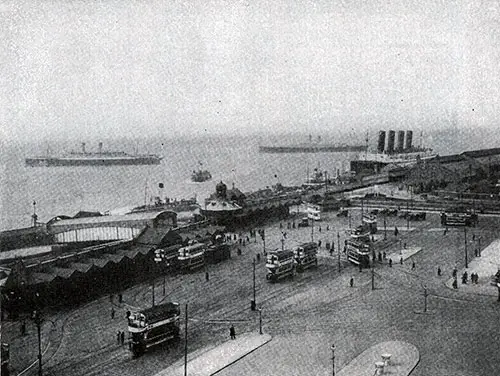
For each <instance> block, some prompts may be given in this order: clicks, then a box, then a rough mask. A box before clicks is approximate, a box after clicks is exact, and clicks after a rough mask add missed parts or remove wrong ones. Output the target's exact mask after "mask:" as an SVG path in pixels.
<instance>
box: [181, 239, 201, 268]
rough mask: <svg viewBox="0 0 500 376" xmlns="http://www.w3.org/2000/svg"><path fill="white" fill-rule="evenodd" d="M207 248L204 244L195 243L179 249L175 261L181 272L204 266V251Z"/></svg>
mask: <svg viewBox="0 0 500 376" xmlns="http://www.w3.org/2000/svg"><path fill="white" fill-rule="evenodd" d="M206 249H207V246H206V245H205V244H204V243H195V244H192V245H188V246H186V247H182V248H180V249H179V256H178V257H177V261H178V264H179V268H180V270H182V271H190V270H195V269H199V268H201V267H202V266H203V265H205V251H206Z"/></svg>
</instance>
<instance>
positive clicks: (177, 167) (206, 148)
mask: <svg viewBox="0 0 500 376" xmlns="http://www.w3.org/2000/svg"><path fill="white" fill-rule="evenodd" d="M372 133H374V132H372ZM495 133H496V132H491V134H485V132H484V131H483V132H474V131H473V130H471V131H463V132H457V131H441V132H435V133H429V134H428V135H427V136H426V138H425V140H424V143H425V145H426V146H429V147H433V148H434V150H435V151H437V152H438V153H440V154H450V153H455V152H461V151H464V150H471V149H477V148H484V147H495V146H497V144H498V142H497V141H498V136H496V134H495ZM375 136H376V135H375V133H374V137H372V140H371V144H372V145H373V144H375V138H376V137H375ZM414 137H415V136H414ZM363 138H364V137H363V136H360V137H359V138H358V139H353V137H352V136H351V137H349V136H348V135H345V136H343V138H341V139H335V141H336V142H345V143H351V144H352V143H357V144H359V143H361V144H362V143H363V140H362V139H363ZM415 138H416V143H417V144H418V142H419V137H418V136H416V137H415ZM306 139H307V136H302V135H301V136H292V135H285V136H274V137H264V136H245V137H218V138H208V139H207V138H191V139H177V140H163V139H154V140H153V139H149V140H120V141H118V140H104V149H106V150H123V151H126V152H133V150H135V148H136V147H138V149H139V152H140V153H157V154H161V155H163V157H164V159H163V160H162V163H161V164H160V165H157V166H113V167H52V168H43V167H25V165H24V158H25V157H28V156H33V155H43V154H45V152H46V149H47V146H48V145H47V143H45V144H41V143H40V144H37V143H30V144H20V145H12V144H10V145H6V146H5V147H4V148H2V155H1V162H2V164H1V168H2V171H1V172H2V177H1V209H2V215H1V217H0V229H2V230H4V229H11V228H16V227H24V226H29V225H30V221H31V218H30V216H31V214H32V213H33V201H36V210H37V214H38V216H39V220H40V221H42V222H44V221H47V220H49V219H50V218H52V217H54V216H56V215H70V216H71V215H74V214H76V213H77V212H78V211H80V210H92V211H94V210H95V211H106V210H115V209H118V208H124V207H131V206H137V205H141V204H144V201H145V193H146V192H145V191H146V189H147V191H148V195H158V194H160V195H161V196H162V197H165V196H168V197H172V198H188V197H193V196H194V195H196V196H197V199H198V202H203V199H204V198H206V197H208V195H209V194H210V193H211V192H213V191H214V189H215V184H216V183H217V182H218V181H220V180H222V181H224V182H225V183H226V184H228V186H231V185H232V184H233V183H234V184H235V186H236V187H238V188H240V189H241V190H242V191H244V192H245V191H251V190H255V189H258V188H263V187H266V186H270V185H272V184H275V183H276V182H277V181H278V180H279V181H280V182H281V183H282V184H285V185H296V184H301V183H302V182H303V181H304V180H305V179H306V176H307V171H308V170H309V171H312V170H313V169H314V168H315V167H318V166H319V168H320V169H321V170H326V171H328V172H329V173H334V172H335V171H336V170H337V169H339V170H342V171H344V170H347V169H348V168H349V160H350V159H352V158H355V156H356V154H355V153H316V154H263V153H259V151H258V146H259V144H271V143H280V144H286V143H292V142H298V141H302V142H303V141H304V140H306ZM323 141H325V142H327V141H330V140H329V139H327V138H326V137H324V138H323ZM96 144H97V142H96ZM50 148H51V150H53V151H55V150H60V151H69V150H76V149H78V148H79V145H78V143H77V142H69V141H68V142H59V143H51V144H50ZM91 149H94V150H95V149H96V147H94V146H93V145H90V142H87V150H91ZM198 161H202V162H203V168H206V169H208V170H209V171H210V172H211V173H212V176H213V179H212V180H211V181H208V182H204V183H193V182H191V180H190V175H191V172H192V170H193V169H197V168H198V167H199V165H198ZM276 176H277V177H276ZM159 183H163V184H164V189H163V191H162V192H160V191H159V188H158V184H159Z"/></svg>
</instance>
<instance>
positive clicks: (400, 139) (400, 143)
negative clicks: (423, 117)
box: [396, 131, 405, 151]
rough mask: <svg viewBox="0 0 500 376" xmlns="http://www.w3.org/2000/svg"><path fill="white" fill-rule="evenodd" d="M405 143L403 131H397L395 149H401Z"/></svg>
mask: <svg viewBox="0 0 500 376" xmlns="http://www.w3.org/2000/svg"><path fill="white" fill-rule="evenodd" d="M404 145H405V131H398V144H397V147H396V151H403V148H404Z"/></svg>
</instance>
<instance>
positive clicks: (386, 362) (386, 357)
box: [382, 353, 391, 368]
mask: <svg viewBox="0 0 500 376" xmlns="http://www.w3.org/2000/svg"><path fill="white" fill-rule="evenodd" d="M382 361H383V362H384V368H385V367H387V366H388V365H389V362H390V361H391V354H388V353H385V354H382Z"/></svg>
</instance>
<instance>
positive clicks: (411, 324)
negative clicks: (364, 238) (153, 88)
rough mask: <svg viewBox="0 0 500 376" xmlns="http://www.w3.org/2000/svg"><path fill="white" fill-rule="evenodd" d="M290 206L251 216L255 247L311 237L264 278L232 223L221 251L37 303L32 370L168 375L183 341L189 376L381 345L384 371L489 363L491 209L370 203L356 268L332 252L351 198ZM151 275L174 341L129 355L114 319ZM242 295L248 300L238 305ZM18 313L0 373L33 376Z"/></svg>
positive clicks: (340, 355) (332, 365)
mask: <svg viewBox="0 0 500 376" xmlns="http://www.w3.org/2000/svg"><path fill="white" fill-rule="evenodd" d="M365 210H366V209H365ZM301 216H302V215H301V214H300V213H297V212H294V211H293V210H292V212H291V216H290V217H289V218H287V219H284V220H281V221H279V220H276V221H273V222H269V223H268V225H266V226H265V227H263V228H264V230H265V250H266V252H269V251H271V250H273V249H281V248H292V247H294V246H295V245H297V244H299V243H303V242H308V241H311V240H312V241H314V242H318V243H319V242H321V247H320V249H319V253H318V266H317V267H316V268H310V269H306V270H305V271H304V272H303V273H296V274H295V275H294V277H293V278H287V279H283V280H280V281H278V282H277V283H270V282H269V281H267V280H266V268H265V257H264V255H263V253H264V242H263V239H262V238H261V237H260V236H259V235H256V236H250V233H249V232H243V231H242V232H241V233H237V234H231V238H232V239H233V241H232V243H233V244H232V245H231V250H232V257H231V258H230V259H228V260H225V261H222V262H220V263H218V264H214V265H206V266H205V267H204V268H203V269H200V270H198V271H194V272H191V273H188V274H166V275H165V276H159V277H158V278H156V280H155V281H154V283H152V282H153V281H149V282H147V283H142V284H139V285H135V286H133V287H131V288H128V289H126V290H125V291H122V292H121V293H120V297H118V296H117V295H112V296H104V297H101V298H99V299H97V300H94V301H91V302H89V303H87V304H84V305H81V306H79V307H77V308H73V309H67V310H62V311H57V312H53V313H48V314H47V315H46V316H45V317H44V320H43V322H42V323H41V333H42V336H41V338H42V346H41V348H42V350H43V354H42V356H43V373H44V374H46V375H68V374H72V375H75V376H76V375H118V374H120V375H124V376H125V375H138V374H141V375H156V374H159V375H166V374H177V373H179V372H181V373H183V372H184V366H185V365H184V355H185V353H187V355H188V356H187V374H197V375H198V374H199V375H202V374H203V375H204V374H213V373H215V372H220V374H223V375H232V374H245V375H255V374H259V375H275V374H278V373H286V374H289V375H304V374H315V375H328V374H332V371H333V369H335V372H336V373H337V374H341V375H354V374H356V375H360V374H366V375H372V374H373V373H374V372H375V370H376V363H379V362H380V361H381V360H382V358H381V356H382V354H384V353H389V354H391V360H390V362H389V364H386V366H385V372H386V373H387V372H389V374H409V373H410V372H411V373H412V375H450V374H455V375H470V374H475V375H491V374H494V373H495V372H494V371H495V370H496V369H499V368H500V358H499V357H498V356H497V355H496V350H495V348H496V343H497V342H498V340H499V338H500V329H499V327H498V322H499V321H498V320H499V319H500V303H499V302H497V300H498V299H497V296H498V289H497V287H496V286H493V285H492V284H491V277H492V275H493V274H495V273H496V271H497V269H498V267H499V266H500V260H498V247H499V246H498V242H497V240H496V239H497V238H498V230H497V229H498V227H499V225H500V218H498V217H497V216H494V215H482V216H480V217H479V221H478V223H477V226H476V227H467V228H464V227H457V228H448V229H447V231H445V228H444V227H442V225H441V223H440V218H439V214H438V213H427V217H426V220H424V221H408V220H406V219H403V218H399V217H397V216H392V217H389V216H387V217H386V218H385V226H384V217H383V216H381V215H379V216H378V231H377V233H376V234H374V238H373V241H374V251H375V256H376V257H375V261H374V262H373V260H372V268H369V269H366V268H365V269H362V270H360V269H359V268H358V267H356V266H355V265H353V264H351V263H349V262H348V261H347V260H346V255H345V253H344V252H343V247H344V240H345V239H346V237H347V231H348V230H349V226H351V227H353V226H356V225H357V224H359V223H360V222H361V208H350V209H349V216H347V217H339V216H337V215H336V212H331V213H322V216H321V221H316V222H315V223H314V225H313V226H307V227H298V223H299V221H300V220H301ZM396 228H397V231H396ZM234 235H236V240H234ZM247 236H248V239H247ZM240 237H241V238H242V239H243V240H244V242H243V241H242V242H241V243H240V242H239V238H240ZM243 243H244V245H243ZM327 243H328V245H327ZM332 244H334V249H332ZM339 246H340V247H339ZM378 253H380V255H381V256H380V257H381V260H380V259H379V256H378ZM384 254H385V258H384V257H383V256H382V255H384ZM466 257H467V261H466ZM253 260H256V265H255V266H256V267H255V290H254V283H253V281H254V272H253ZM466 263H467V268H465V265H466ZM438 269H439V273H438ZM454 270H456V273H457V275H458V277H459V278H458V286H457V288H453V284H452V281H453V278H452V275H453V274H454ZM466 271H467V273H468V275H469V276H470V274H471V273H474V274H476V273H477V275H478V280H477V283H474V284H472V283H471V281H470V278H468V279H467V283H462V276H463V273H464V272H466ZM207 276H208V278H207ZM351 282H352V286H351ZM153 285H154V286H155V287H154V288H155V299H156V301H155V302H156V304H158V303H160V302H161V301H175V302H178V303H179V304H180V307H181V311H182V314H181V333H182V335H181V340H180V341H179V342H178V343H174V344H172V343H169V344H166V345H162V346H158V347H155V348H153V349H151V350H150V351H148V352H146V353H145V354H144V355H143V356H141V357H137V358H136V357H133V356H132V353H131V352H130V350H129V348H128V346H127V343H128V338H126V340H125V343H124V344H122V343H121V342H120V341H119V340H117V333H118V332H121V331H124V332H126V331H127V319H126V312H127V311H131V310H136V309H140V308H146V307H148V306H151V304H152V299H153V297H152V286H153ZM254 294H255V301H256V308H257V309H256V310H251V301H252V300H253V299H254ZM186 305H187V310H188V312H187V317H188V322H187V325H188V328H187V333H188V336H187V352H186V351H185V350H186V348H185V342H184V330H185V325H186V323H185V319H184V317H185V307H186ZM22 322H23V320H21V319H18V320H15V321H6V322H4V323H3V328H2V341H4V342H9V343H10V357H11V373H12V374H22V375H24V374H26V375H28V374H35V373H36V372H38V364H37V354H38V346H37V329H36V325H35V323H34V322H33V321H32V320H30V319H29V318H27V319H25V320H24V322H25V325H26V327H25V329H26V332H25V334H24V335H22V333H21V325H22ZM231 326H233V327H234V328H235V332H236V339H235V340H231V339H230V336H229V328H230V327H231ZM260 333H262V334H260ZM332 345H333V346H334V348H333V349H332ZM384 346H385V347H384ZM362 354H364V355H363V356H361V355H362ZM204 364H205V365H206V364H210V365H211V366H210V367H207V366H203V365H204ZM379 366H380V364H379ZM391 367H392V368H391ZM396 367H399V368H396ZM391 369H392V371H391ZM179 374H180V373H179Z"/></svg>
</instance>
